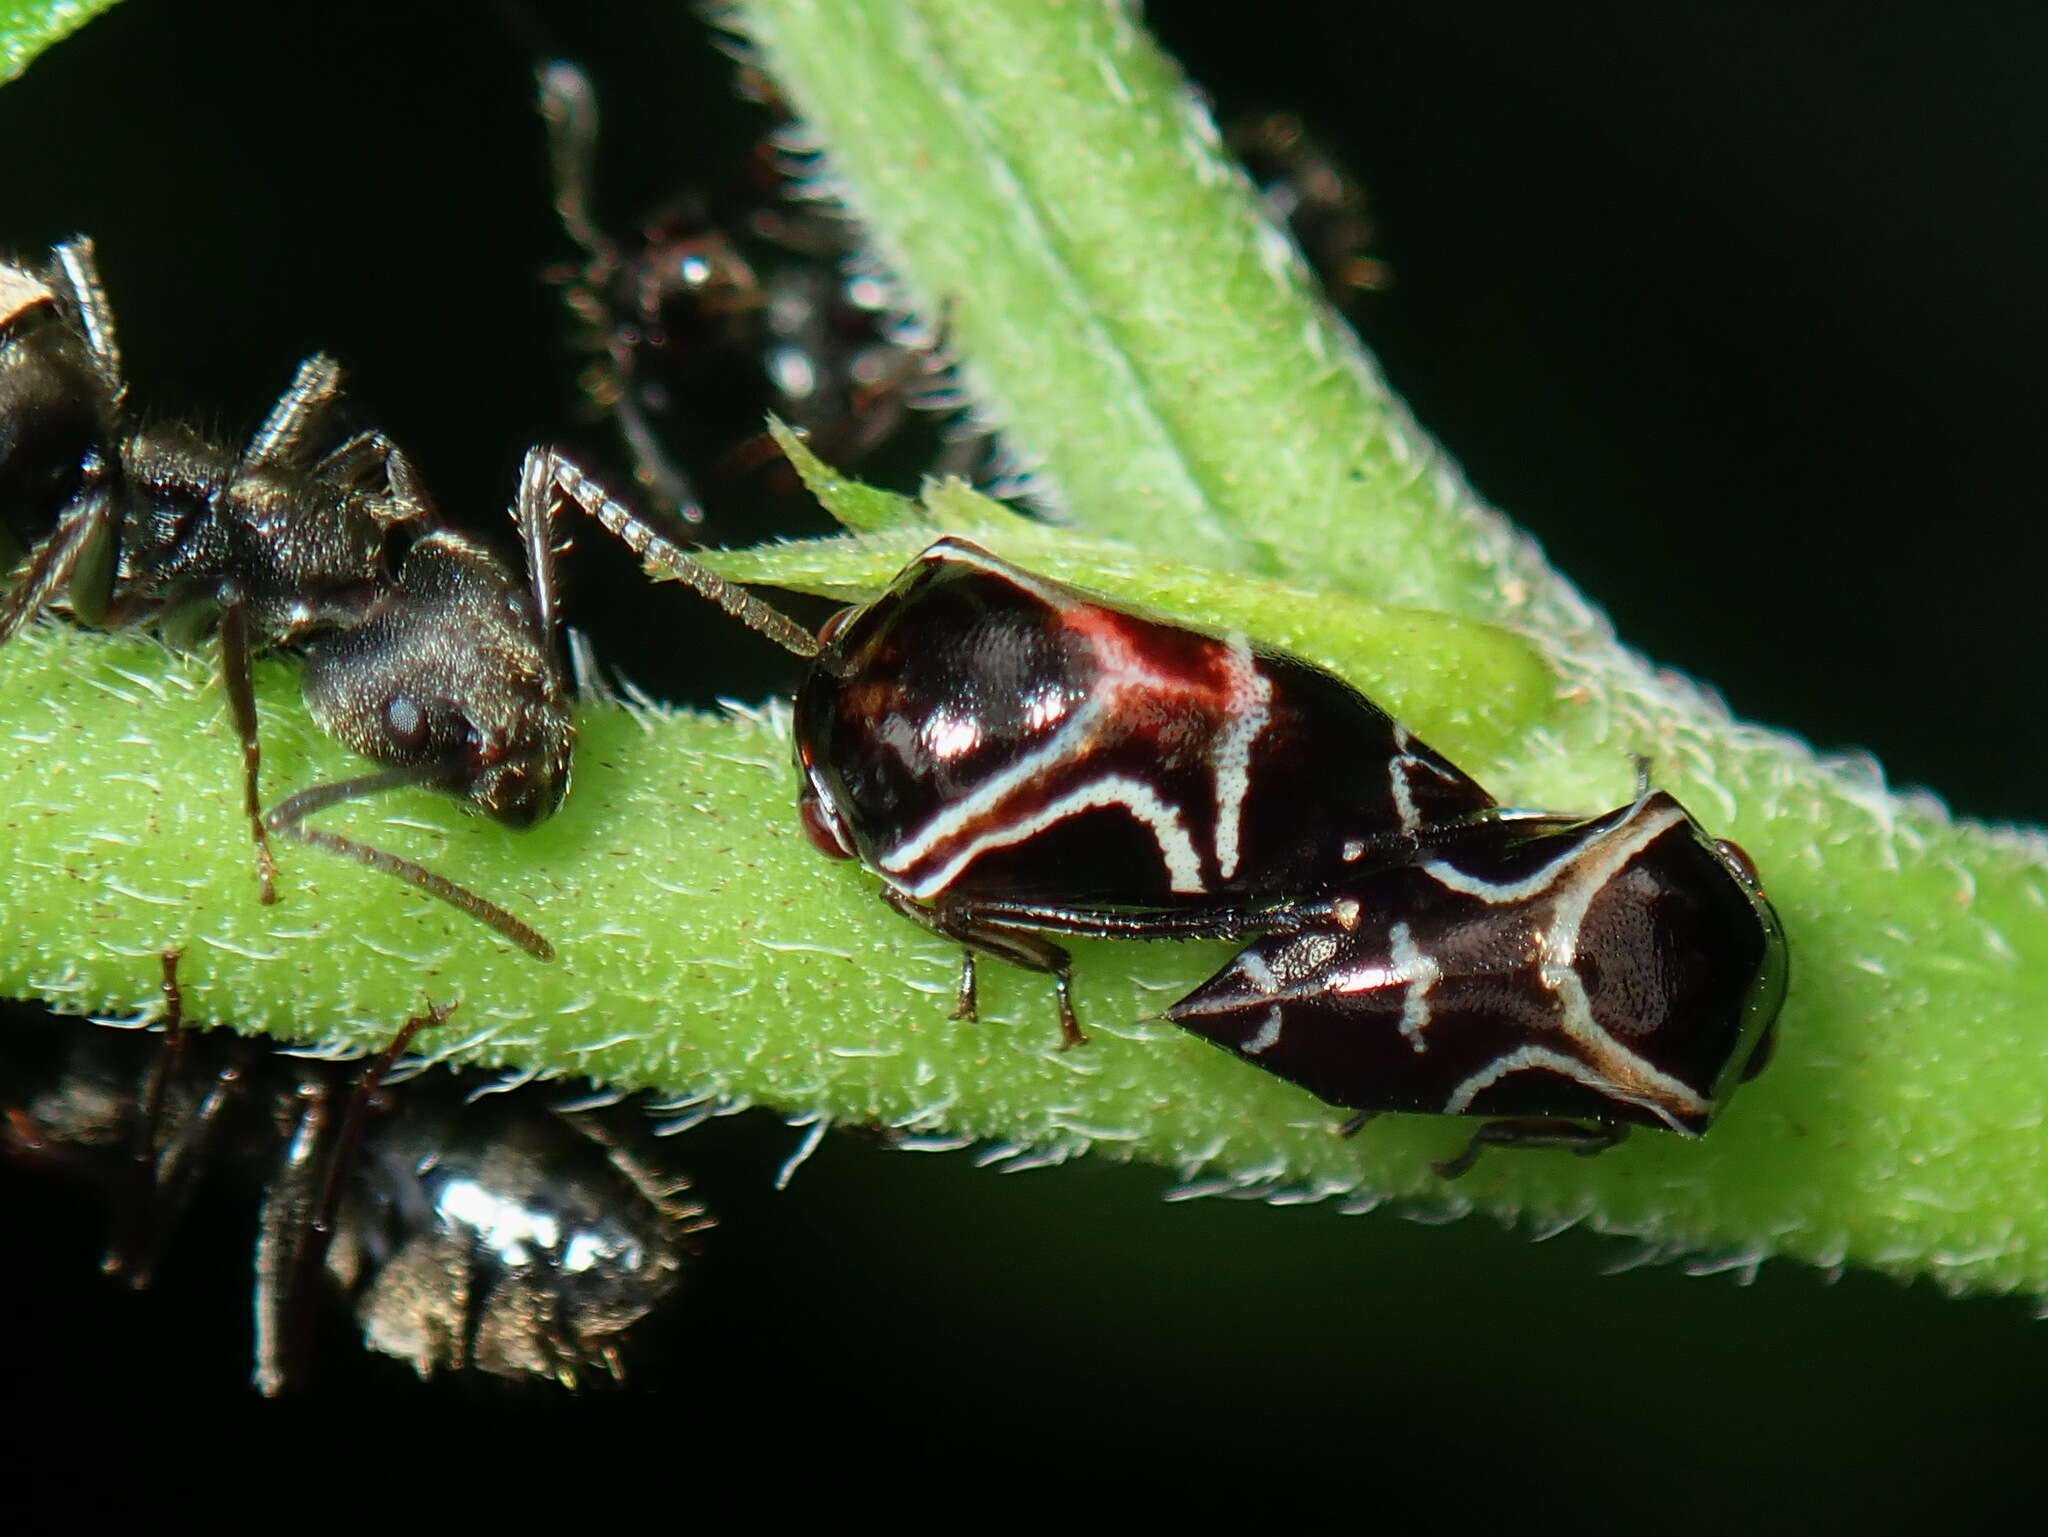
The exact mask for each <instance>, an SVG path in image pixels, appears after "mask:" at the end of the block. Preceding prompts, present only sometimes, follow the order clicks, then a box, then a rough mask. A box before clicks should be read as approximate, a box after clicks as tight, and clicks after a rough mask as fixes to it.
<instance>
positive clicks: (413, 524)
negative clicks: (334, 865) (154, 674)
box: [0, 238, 574, 959]
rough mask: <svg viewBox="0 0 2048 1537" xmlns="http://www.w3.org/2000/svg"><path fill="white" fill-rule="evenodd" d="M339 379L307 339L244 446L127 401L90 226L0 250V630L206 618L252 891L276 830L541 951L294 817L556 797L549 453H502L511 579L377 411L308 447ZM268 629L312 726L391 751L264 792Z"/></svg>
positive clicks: (402, 866)
mask: <svg viewBox="0 0 2048 1537" xmlns="http://www.w3.org/2000/svg"><path fill="white" fill-rule="evenodd" d="M340 390H341V369H340V366H339V365H338V364H337V363H336V362H335V361H334V360H333V359H332V358H329V357H327V356H325V355H318V354H316V355H315V356H313V357H310V358H308V359H306V361H305V362H303V363H301V364H300V365H299V369H298V373H297V376H296V377H295V378H294V379H293V381H292V384H291V387H290V388H289V389H287V390H286V391H285V393H284V394H283V395H282V396H281V397H280V398H279V399H278V401H277V404H276V405H275V406H273V407H272V408H271V411H270V414H269V415H268V416H267V417H266V418H265V420H264V421H263V423H262V425H261V426H260V427H259V428H258V429H257V430H256V432H255V434H254V435H253V436H252V437H251V438H250V439H249V441H248V443H247V444H246V445H243V446H240V447H235V446H230V445H228V444H224V443H221V442H218V441H215V440H213V439H211V438H208V437H206V436H203V435H202V434H200V433H199V432H197V431H195V430H193V429H191V428H188V427H185V426H182V425H178V424H175V423H162V422H139V421H137V420H135V419H134V418H133V417H132V416H131V414H130V411H129V409H128V384H127V380H126V378H125V377H124V375H123V373H122V369H121V355H120V350H119V347H118V345H117V343H116V341H115V337H114V320H113V312H112V309H111V307H110V306H109V305H108V302H107V298H106V293H105V290H104V288H103V286H102V284H101V282H100V276H99V272H98V269H97V266H96V264H95V262H94V259H93V248H92V243H91V242H90V241H88V240H85V239H83V238H80V239H75V240H71V241H68V242H66V243H64V244H62V245H59V246H58V247H56V249H55V250H54V252H53V253H52V255H51V258H50V260H49V262H48V263H47V264H46V265H45V266H43V267H42V268H40V269H34V268H29V267H26V266H21V265H16V264H9V263H4V262H0V508H4V509H6V516H7V518H8V531H9V532H11V533H13V534H14V535H15V536H16V538H18V539H19V540H20V541H21V542H22V543H24V544H25V545H28V546H29V548H28V553H27V556H26V559H25V561H24V562H23V564H22V565H21V567H20V569H19V571H18V573H17V574H16V576H15V579H14V581H13V584H12V586H11V587H8V588H7V589H6V590H5V592H4V593H0V644H4V643H5V642H6V641H7V640H9V639H11V638H12V637H13V636H14V635H15V634H16V633H17V632H18V631H19V630H20V629H21V628H22V626H23V625H24V624H26V623H27V622H28V620H29V619H30V618H32V617H33V616H34V615H36V614H37V613H39V612H41V611H42V610H44V609H46V608H49V607H52V606H54V605H58V604H62V605H63V606H64V607H66V608H68V609H69V611H70V612H71V614H72V615H73V616H74V617H76V618H77V619H78V620H79V621H81V622H82V623H85V624H89V625H106V626H115V627H118V626H125V625H134V624H143V623H147V624H151V625H153V626H154V627H155V628H156V629H157V631H158V632H159V633H160V634H161V635H162V636H163V638H164V639H165V640H166V641H167V642H169V643H171V644H172V645H175V646H190V645H192V644H193V643H195V642H196V641H198V640H199V639H200V638H201V637H202V636H203V635H204V634H205V633H206V631H207V630H208V629H209V628H210V629H211V630H212V631H213V632H214V634H215V636H216V639H217V643H218V645H219V647H220V675H221V680H222V684H223V686H224V690H225V692H226V695H227V701H228V708H229V713H230V715H231V717H232V719H233V723H234V729H235V733H236V736H237V738H238V739H239V741H240V743H241V749H242V788H243V804H244V807H245V809H246V812H247V815H248V819H249V826H250V831H251V837H252V840H253V842H254V845H255V853H256V879H257V889H258V894H259V896H260V898H261V900H262V901H264V902H265V903H269V902H274V901H276V900H277V885H276V864H275V861H274V859H273V857H272V854H271V851H270V841H269V835H270V834H272V833H275V834H278V835H280V836H283V837H289V838H292V839H294V840H296V841H298V842H301V843H307V844H311V845H313V846H314V847H317V848H324V849H327V850H329V851H331V852H334V853H339V854H343V855H345V856H347V857H349V858H351V859H354V860H356V861H357V862H359V863H361V864H365V865H369V866H370V867H372V868H374V869H379V870H383V871H385V872H387V873H389V874H392V875H395V876H397V877H398V878H399V879H401V880H404V881H407V882H408V883H410V884H411V885H413V886H415V887H417V888H419V889H420V890H422V891H425V892H428V893H429V894H431V895H433V896H436V897H439V898H441V899H442V900H444V901H447V902H450V903H452V904H454V905H455V906H457V907H459V908H461V909H462V910H463V911H465V912H468V913H469V914H471V915H472V916H474V917H476V918H478V919H480V920H481V921H483V922H485V923H487V924H489V925H490V926H491V927H493V928H495V929H497V930H498V931H499V932H500V933H502V934H504V935H505V936H506V937H507V938H509V939H511V940H513V941H514V942H515V943H517V944H519V945H520V946H521V947H522V948H524V949H525V950H527V951H528V952H529V953H531V954H533V955H535V956H537V957H539V958H541V959H548V958H549V957H551V956H552V954H553V948H552V946H550V945H549V944H548V942H547V941H546V940H545V939H543V938H542V937H541V936H540V935H539V934H537V933H535V932H534V931H533V930H532V929H531V928H530V927H528V926H527V925H526V924H525V923H523V922H521V921H520V920H518V919H516V918H514V917H512V916H511V915H510V914H509V913H507V912H505V911H504V910H502V909H501V908H499V907H497V906H495V905H494V904H492V903H490V902H487V901H485V900H484V899H483V898H481V897H479V896H476V895H475V894H474V893H472V892H469V891H467V890H465V889H464V888H462V887H460V886H457V885H455V884H454V883H453V882H451V881H448V880H446V879H445V878H443V877H441V876H439V875H436V874H434V873H433V872H431V871H428V870H426V869H424V868H422V867H421V866H419V865H416V864H414V863H412V862H411V861H409V860H405V859H401V858H399V857H397V856H396V855H392V854H388V853H385V852H384V851H382V850H380V849H375V848H371V847H369V846H368V845H366V844H362V843H358V842H356V841H354V840H352V839H347V838H343V837H340V836H339V835H337V834H334V833H328V832H323V831H319V830H316V829H313V828H309V827H306V826H305V825H304V822H305V818H306V817H308V816H310V815H311V814H313V813H314V812H317V811H320V810H323V809H325V808H326V807H329V806H332V805H334V804H336V803H337V802H340V801H346V800H353V799H357V798H360V797H362V796H365V795H370V794H374V793H376V792H379V791H382V790H387V789H392V788H396V787H399V786H404V785H431V786H435V787H439V788H442V789H446V790H450V791H452V792H454V793H456V794H459V795H461V796H462V797H464V798H465V799H467V800H468V801H469V802H470V803H471V804H472V805H474V806H475V807H476V808H477V809H479V810H481V811H483V812H485V813H487V814H488V815H490V816H492V817H495V818H496V819H498V820H499V821H502V822H505V823H507V824H508V825H511V826H515V827H525V826H529V825H531V824H532V823H534V822H536V821H538V820H539V819H540V818H542V817H544V816H546V815H548V814H549V813H550V812H552V811H553V810H554V809H555V807H556V806H557V805H559V804H560V802H561V799H562V796H563V794H564V793H565V792H566V790H567V787H568V780H569V766H570V752H571V747H572V743H573V739H574V728H573V726H572V723H571V721H570V715H569V699H568V689H567V687H566V685H565V682H564V675H563V670H562V667H561V665H560V663H559V661H558V659H557V654H556V653H557V647H556V633H557V630H558V628H559V620H558V614H557V604H556V597H555V581H554V546H553V535H552V528H553V513H554V498H555V494H556V483H557V480H558V479H559V476H560V473H561V472H560V469H559V465H558V461H557V459H556V456H555V455H554V454H553V453H552V452H551V451H548V450H544V449H536V450H534V451H533V452H531V453H529V454H528V455H527V458H526V464H525V467H524V469H523V471H522V473H521V477H520V485H519V494H518V499H517V502H516V505H515V507H514V509H513V518H514V521H515V522H516V523H517V525H518V528H519V531H520V538H521V542H522V543H523V545H524V547H525V551H526V561H527V569H528V577H527V581H526V582H525V583H521V582H520V581H519V580H518V579H516V578H515V577H514V576H513V575H512V573H511V572H510V571H509V570H508V569H507V568H506V567H505V566H504V564H503V563H502V562H500V561H499V560H498V558H497V557H496V556H495V555H493V554H492V553H491V552H490V551H489V550H487V549H485V548H484V547H483V546H482V545H480V544H477V543H476V542H474V541H472V540H470V539H468V538H467V537H466V536H464V535H462V534H459V533H456V532H454V531H452V530H450V529H446V528H443V527H441V526H440V525H439V523H438V521H437V520H436V518H435V515H434V512H433V509H432V507H431V506H430V504H429V502H428V500H427V497H426V494H425V492H424V490H423V489H422V488H421V486H420V483H419V479H418V476H417V474H416V473H415V471H414V469H413V467H412V464H411V461H410V460H409V459H407V457H406V456H405V454H404V453H403V452H402V451H401V450H400V449H399V448H398V447H397V446H396V445H395V444H393V443H392V442H391V441H390V440H389V439H388V438H386V437H385V436H384V434H382V433H381V432H377V431H374V430H364V431H360V432H357V433H355V434H353V435H352V436H349V437H348V438H347V439H345V440H344V441H343V442H342V443H341V444H340V445H339V446H337V447H335V448H333V449H332V450H331V451H329V452H327V453H325V454H324V455H321V456H320V457H318V458H315V457H314V448H313V445H314V442H315V440H316V437H317V436H318V434H319V430H320V428H321V427H322V426H323V425H324V424H325V422H326V421H327V420H328V418H329V416H330V414H331V412H332V410H333V408H334V405H335V402H336V400H337V398H338V396H339V394H340ZM284 647H297V648H299V649H302V650H303V651H304V652H305V654H306V669H305V673H304V676H303V679H302V683H303V687H304V691H305V695H306V699H307V702H308V704H309V705H310V707H311V709H312V711H313V714H314V716H315V718H316V719H318V720H319V722H320V724H321V726H322V727H323V728H324V729H325V730H326V731H327V732H328V733H329V734H331V735H332V736H334V737H335V738H337V739H338V740H340V741H341V742H343V743H345V744H346V745H347V746H349V747H351V748H352V749H354V750H355V751H357V752H360V753H363V754H364V755H365V756H367V757H370V758H373V759H376V760H377V761H378V762H380V763H382V764H384V765H385V767H384V768H383V769H382V770H381V771H380V772H378V773H375V774H370V775H366V776H363V777H361V778H356V779H350V780H344V781H341V782H338V783H334V784H327V785H320V786H316V787H314V788H312V789H308V790H304V791H301V792H299V793H298V794H296V795H292V796H290V797H288V798H286V799H285V800H283V801H282V802H280V803H279V804H277V805H275V806H273V807H271V808H270V809H269V810H268V811H267V812H266V811H264V810H263V808H262V799H261V795H260V792H259V777H260V769H261V744H260V742H259V740H258V736H257V726H256V705H255V697H254V693H253V691H252V689H251V685H250V674H249V668H250V658H251V656H252V655H253V654H255V653H256V652H259V651H268V650H276V649H280V648H284Z"/></svg>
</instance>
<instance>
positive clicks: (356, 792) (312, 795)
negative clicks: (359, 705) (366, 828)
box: [263, 764, 555, 961]
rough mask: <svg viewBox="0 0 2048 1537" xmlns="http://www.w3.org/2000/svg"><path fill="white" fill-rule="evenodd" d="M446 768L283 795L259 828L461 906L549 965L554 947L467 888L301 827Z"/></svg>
mask: <svg viewBox="0 0 2048 1537" xmlns="http://www.w3.org/2000/svg"><path fill="white" fill-rule="evenodd" d="M446 776H447V770H446V769H445V768H444V767H443V766H442V765H440V764H426V765H420V766H408V767H404V768H393V769H385V770H384V771H383V772H381V773H376V774H365V775H363V776H362V777H361V778H358V779H343V780H339V781H337V782H336V783H334V784H326V785H315V786H314V787H313V788H312V789H310V790H301V791H299V793H298V794H296V795H289V796H286V797H285V798H284V799H283V800H281V801H279V802H278V803H277V804H276V805H275V806H272V807H271V808H270V810H269V811H267V812H265V813H264V816H263V825H264V826H265V827H266V828H268V829H269V830H270V831H271V832H274V833H276V834H278V835H279V836H280V837H284V838H290V839H292V840H293V841H294V842H297V843H304V844H307V845H309V846H311V847H313V848H316V849H325V850H326V851H327V852H328V853H330V854H339V855H341V856H342V857H343V858H345V859H353V860H354V861H355V862H356V863H357V864H359V865H367V866H368V867H369V868H370V869H372V870H381V871H382V872H383V873H384V874H386V875H395V876H397V877H398V879H400V880H402V881H404V882H405V883H406V884H407V885H409V886H414V887H417V888H418V889H419V890H421V891H424V892H425V893H426V894H427V895H428V896H430V897H439V898H440V899H441V900H442V901H443V902H446V903H447V904H448V905H449V906H451V907H457V908H460V909H461V910H462V911H463V912H465V913H467V914H469V916H470V917H472V918H474V919H476V920H477V921H478V922H479V923H487V924H489V925H490V926H491V927H492V928H494V929H496V930H497V931H498V932H499V933H500V934H503V935H504V936H505V937H506V938H507V939H509V940H511V941H512V943H513V944H515V945H517V946H519V948H520V949H522V950H524V951H525V952H526V953H527V954H528V955H531V956H532V957H534V959H536V960H542V961H551V960H553V959H554V958H555V947H554V946H553V945H551V944H549V943H548V942H547V940H546V939H545V938H543V937H542V936H541V935H540V934H539V933H537V932H536V931H535V930H534V929H532V928H530V927H529V926H528V925H526V924H525V923H522V922H521V921H520V920H519V919H517V918H515V917H513V916H512V915H511V914H510V913H508V912H506V911H505V909H504V908H502V907H499V906H498V905H497V904H496V903H494V902H488V901H486V900H485V899H484V898H482V897H480V896H478V895H477V894H476V893H475V892H473V891H471V890H470V889H469V888H468V887H466V886H458V885H456V884H455V882H453V881H451V880H449V879H448V878H447V877H446V876H443V875H436V874H435V873H434V872H433V871H432V870H429V869H428V868H427V867H426V866H424V865H416V864H414V863H413V862H412V861H411V860H409V859H401V858H400V857H399V856H398V855H396V854H387V853H386V852H385V851H384V850H383V849H379V848H372V847H371V846H370V845H369V844H367V843H358V842H356V840H355V839H353V838H344V837H343V836H341V834H339V833H330V832H326V831H323V830H322V829H320V828H317V827H308V826H306V825H305V821H306V818H307V817H309V816H311V815H313V814H314V813H315V812H318V811H325V810H326V809H327V808H328V807H329V806H336V805H339V804H341V803H342V802H343V801H353V800H364V799H366V798H368V797H369V796H372V795H379V794H382V793H383V792H384V791H386V790H395V789H399V788H402V787H404V786H409V785H427V784H433V783H435V782H437V781H439V780H443V779H445V778H446Z"/></svg>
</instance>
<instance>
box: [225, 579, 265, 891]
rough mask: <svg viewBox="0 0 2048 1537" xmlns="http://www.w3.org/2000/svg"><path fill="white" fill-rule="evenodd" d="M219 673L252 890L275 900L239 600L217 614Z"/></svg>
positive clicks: (245, 624)
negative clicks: (238, 759)
mask: <svg viewBox="0 0 2048 1537" xmlns="http://www.w3.org/2000/svg"><path fill="white" fill-rule="evenodd" d="M220 676H221V683H222V685H223V686H224V687H225V689H226V690H227V696H228V713H229V714H231V715H232V716H233V717H234V721H235V735H236V736H237V737H239V738H240V739H241V743H242V804H243V806H244V808H245V809H246V810H247V811H248V814H249V828H250V831H251V833H252V834H253V835H254V837H255V840H256V892H257V896H258V898H259V899H260V900H262V901H264V902H266V903H268V902H275V901H276V900H277V861H276V860H274V859H272V858H271V857H270V839H269V837H268V836H267V835H266V834H265V832H264V828H263V798H262V795H261V793H260V791H259V788H258V780H259V778H260V776H261V773H262V769H263V744H262V742H261V741H260V740H259V739H258V738H257V735H256V691H255V688H254V687H253V685H251V683H250V681H249V613H248V610H247V609H246V608H244V607H243V606H242V604H241V603H240V602H239V601H236V602H233V603H230V604H228V606H227V607H226V608H224V609H222V610H221V615H220Z"/></svg>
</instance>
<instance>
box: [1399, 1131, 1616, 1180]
mask: <svg viewBox="0 0 2048 1537" xmlns="http://www.w3.org/2000/svg"><path fill="white" fill-rule="evenodd" d="M1627 1136H1628V1128H1627V1127H1626V1126H1622V1125H1614V1124H1600V1125H1593V1126H1581V1125H1579V1124H1578V1123H1577V1122H1576V1121H1559V1120H1552V1119H1550V1118H1549V1117H1547V1116H1526V1117H1520V1118H1517V1119H1514V1120H1501V1121H1488V1122H1487V1123H1486V1124H1485V1125H1483V1126H1481V1127H1480V1128H1479V1130H1477V1131H1475V1132H1474V1133H1472V1140H1471V1141H1470V1142H1468V1143H1466V1144H1465V1150H1464V1151H1463V1152H1462V1153H1460V1154H1458V1156H1457V1157H1455V1158H1446V1159H1445V1160H1444V1161H1443V1162H1442V1163H1439V1164H1436V1165H1434V1167H1435V1169H1436V1172H1437V1173H1438V1174H1440V1175H1442V1176H1443V1177H1444V1178H1445V1179H1456V1178H1458V1176H1460V1175H1461V1174H1464V1173H1465V1172H1467V1171H1468V1170H1469V1169H1470V1168H1471V1167H1472V1165H1473V1164H1475V1163H1477V1162H1478V1161H1479V1155H1480V1154H1481V1153H1482V1152H1484V1151H1485V1150H1486V1149H1487V1148H1489V1147H1527V1148H1536V1147H1560V1148H1565V1149H1567V1150H1569V1151H1571V1152H1574V1153H1577V1154H1578V1155H1579V1156H1580V1157H1581V1158H1591V1157H1593V1156H1594V1155H1595V1154H1596V1153H1604V1152H1606V1151H1607V1149H1609V1148H1610V1147H1613V1146H1615V1145H1616V1144H1617V1143H1619V1142H1621V1141H1623V1140H1624V1139H1625V1138H1626V1137H1627Z"/></svg>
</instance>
